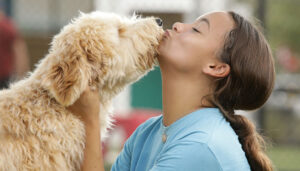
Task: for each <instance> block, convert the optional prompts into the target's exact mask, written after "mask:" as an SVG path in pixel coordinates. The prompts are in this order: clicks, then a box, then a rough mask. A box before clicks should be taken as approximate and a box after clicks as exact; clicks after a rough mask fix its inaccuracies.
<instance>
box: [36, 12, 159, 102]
mask: <svg viewBox="0 0 300 171" xmlns="http://www.w3.org/2000/svg"><path fill="white" fill-rule="evenodd" d="M161 25H162V23H161V20H159V19H157V18H154V17H149V18H139V17H136V16H133V17H132V18H126V17H121V16H119V15H116V14H112V13H103V12H93V13H90V14H81V15H80V16H79V17H78V18H76V19H75V20H73V21H72V23H70V24H69V25H67V26H65V27H64V28H63V29H62V30H61V32H60V33H59V34H58V35H56V36H55V37H54V39H53V41H52V43H51V45H52V46H51V49H50V52H49V54H48V55H47V57H46V58H45V59H44V60H43V61H42V62H41V64H40V65H39V66H38V69H37V73H40V77H41V79H42V84H43V85H44V86H45V87H46V89H48V90H49V91H50V93H51V94H52V95H53V96H54V98H55V99H56V100H57V101H58V102H59V103H60V104H62V105H65V106H68V105H71V104H73V103H74V102H75V100H76V99H78V98H79V96H80V94H81V93H82V92H83V91H84V90H85V89H86V88H87V86H88V85H91V86H97V87H98V88H99V89H100V90H101V89H102V90H109V91H116V90H114V89H115V88H117V89H120V88H122V87H124V86H125V85H126V84H128V83H130V82H133V81H136V80H137V79H139V78H140V77H141V76H143V75H144V74H146V73H147V72H148V71H150V70H151V69H152V68H153V67H154V65H155V64H156V63H157V60H156V57H157V47H158V44H159V41H160V39H161V36H162V34H163V29H162V28H161Z"/></svg>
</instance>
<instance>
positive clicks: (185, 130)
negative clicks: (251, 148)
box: [111, 108, 250, 171]
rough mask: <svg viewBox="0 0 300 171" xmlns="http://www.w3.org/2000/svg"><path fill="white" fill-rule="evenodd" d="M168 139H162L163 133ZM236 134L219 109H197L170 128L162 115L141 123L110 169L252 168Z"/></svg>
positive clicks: (186, 170)
mask: <svg viewBox="0 0 300 171" xmlns="http://www.w3.org/2000/svg"><path fill="white" fill-rule="evenodd" d="M164 132H165V134H166V135H167V140H166V142H165V143H164V142H163V141H162V136H163V134H164ZM249 170H250V166H249V164H248V161H247V158H246V156H245V153H244V151H243V150H242V147H241V144H240V142H239V140H238V137H237V135H236V134H235V132H234V130H233V129H232V128H231V126H230V124H229V123H228V122H227V121H226V120H225V118H224V117H223V115H222V114H221V113H220V111H219V109H218V108H202V109H198V110H196V111H194V112H192V113H190V114H188V115H186V116H184V117H182V118H180V119H179V120H177V121H176V122H174V123H173V124H171V125H170V126H168V127H165V126H164V125H163V123H162V116H158V117H154V118H151V119H149V120H147V121H146V122H144V123H143V124H141V125H140V126H139V127H138V128H137V129H136V130H135V132H134V133H133V134H132V135H131V136H130V138H129V139H128V140H127V141H126V143H125V145H124V148H123V150H122V152H121V153H120V155H119V156H118V158H117V160H116V162H115V163H114V165H113V166H112V169H111V171H249Z"/></svg>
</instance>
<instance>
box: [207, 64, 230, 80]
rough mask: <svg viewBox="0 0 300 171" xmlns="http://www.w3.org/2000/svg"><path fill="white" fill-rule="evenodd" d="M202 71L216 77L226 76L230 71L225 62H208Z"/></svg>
mask: <svg viewBox="0 0 300 171" xmlns="http://www.w3.org/2000/svg"><path fill="white" fill-rule="evenodd" d="M202 72H203V73H205V74H207V75H209V76H212V77H217V78H222V77H226V76H227V75H228V74H229V73H230V66H229V65H228V64H226V63H220V62H216V63H208V64H207V65H205V66H204V68H203V69H202Z"/></svg>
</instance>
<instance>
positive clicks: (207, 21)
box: [197, 18, 210, 29]
mask: <svg viewBox="0 0 300 171" xmlns="http://www.w3.org/2000/svg"><path fill="white" fill-rule="evenodd" d="M201 21H204V22H205V23H206V24H207V25H208V28H209V29H210V23H209V20H208V19H207V18H200V19H198V20H197V22H201Z"/></svg>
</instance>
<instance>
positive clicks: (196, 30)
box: [193, 27, 201, 33]
mask: <svg viewBox="0 0 300 171" xmlns="http://www.w3.org/2000/svg"><path fill="white" fill-rule="evenodd" d="M193 30H194V31H195V32H197V33H201V32H200V31H199V30H198V29H196V28H195V27H193Z"/></svg>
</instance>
